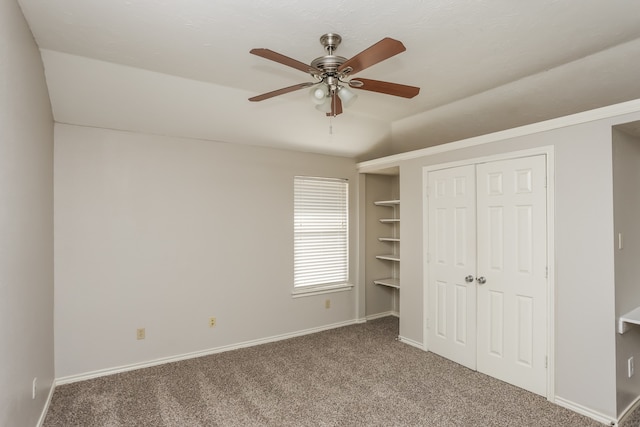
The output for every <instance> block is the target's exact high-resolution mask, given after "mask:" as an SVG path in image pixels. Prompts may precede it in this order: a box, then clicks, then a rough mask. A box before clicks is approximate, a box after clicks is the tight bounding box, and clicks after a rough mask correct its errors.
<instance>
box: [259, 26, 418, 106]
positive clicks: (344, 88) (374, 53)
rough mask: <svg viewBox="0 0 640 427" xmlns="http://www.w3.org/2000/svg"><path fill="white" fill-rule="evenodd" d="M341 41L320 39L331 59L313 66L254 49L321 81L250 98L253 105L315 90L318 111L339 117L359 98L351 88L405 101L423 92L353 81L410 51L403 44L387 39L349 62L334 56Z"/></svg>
mask: <svg viewBox="0 0 640 427" xmlns="http://www.w3.org/2000/svg"><path fill="white" fill-rule="evenodd" d="M341 41H342V37H340V36H339V35H338V34H335V33H328V34H325V35H323V36H322V37H320V44H322V46H324V48H325V50H326V51H327V55H324V56H321V57H319V58H316V59H314V60H313V61H312V62H311V64H310V65H307V64H305V63H303V62H300V61H296V60H295V59H292V58H289V57H287V56H284V55H282V54H279V53H277V52H274V51H272V50H269V49H251V51H250V53H252V54H254V55H257V56H260V57H262V58H265V59H269V60H271V61H275V62H278V63H280V64H283V65H287V66H289V67H292V68H295V69H297V70H300V71H303V72H305V73H309V74H311V76H312V77H314V78H315V79H316V80H317V81H316V82H308V83H300V84H297V85H293V86H289V87H285V88H282V89H278V90H274V91H272V92H268V93H264V94H262V95H258V96H254V97H253V98H249V101H263V100H265V99H269V98H273V97H274V96H278V95H283V94H285V93H289V92H293V91H296V90H299V89H305V88H311V90H310V91H309V96H310V97H311V100H312V101H313V103H314V104H316V108H317V109H318V110H320V111H322V112H324V113H326V115H327V116H337V115H338V114H341V113H342V107H343V106H344V107H349V106H350V105H352V104H353V103H354V101H355V100H356V98H357V97H358V96H357V95H356V94H355V93H354V92H353V91H352V90H351V88H353V89H361V90H368V91H371V92H378V93H385V94H387V95H394V96H401V97H403V98H413V97H414V96H416V95H417V94H418V93H419V92H420V88H419V87H415V86H407V85H401V84H398V83H389V82H384V81H379V80H371V79H361V78H359V79H357V80H356V79H350V76H351V75H353V74H356V73H358V72H360V71H362V70H364V69H365V68H368V67H370V66H372V65H375V64H377V63H378V62H381V61H384V60H385V59H388V58H391V57H392V56H394V55H397V54H399V53H401V52H404V51H405V50H406V48H405V47H404V45H403V44H402V42H400V41H398V40H394V39H392V38H389V37H387V38H384V39H382V40H380V41H379V42H378V43H376V44H374V45H373V46H371V47H369V48H367V49H365V50H363V51H362V52H360V53H359V54H357V55H356V56H354V57H353V58H351V59H346V58H343V57H342V56H337V55H334V52H335V50H336V49H337V47H338V46H339V45H340V42H341Z"/></svg>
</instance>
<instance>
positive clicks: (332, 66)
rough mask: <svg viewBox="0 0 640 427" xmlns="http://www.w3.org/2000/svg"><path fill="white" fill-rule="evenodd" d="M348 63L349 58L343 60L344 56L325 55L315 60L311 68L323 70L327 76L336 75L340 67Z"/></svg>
mask: <svg viewBox="0 0 640 427" xmlns="http://www.w3.org/2000/svg"><path fill="white" fill-rule="evenodd" d="M346 61H347V58H343V57H342V56H336V55H325V56H321V57H319V58H316V59H314V60H313V61H312V62H311V66H312V67H314V68H317V69H319V70H322V71H324V72H325V73H327V74H332V73H336V72H337V71H338V67H340V66H341V65H342V64H344V63H345V62H346Z"/></svg>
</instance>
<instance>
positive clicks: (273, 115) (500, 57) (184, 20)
mask: <svg viewBox="0 0 640 427" xmlns="http://www.w3.org/2000/svg"><path fill="white" fill-rule="evenodd" d="M19 3H20V5H21V7H22V9H23V12H24V14H25V17H26V18H27V21H28V23H29V25H30V27H31V29H32V31H33V34H34V36H35V39H36V41H37V43H38V45H39V46H40V48H41V49H42V51H43V60H44V64H45V71H46V75H47V83H48V85H49V90H50V94H51V101H52V105H53V112H54V117H55V119H56V120H57V121H59V122H63V123H73V124H80V125H88V126H98V127H107V128H115V129H123V130H132V131H143V132H150V133H158V134H168V135H176V136H186V137H195V138H202V139H208V140H215V141H225V142H232V143H248V144H255V145H268V146H275V147H284V148H292V149H298V150H304V151H313V152H323V153H330V154H339V155H345V156H356V157H360V158H370V157H372V156H374V155H378V154H389V153H395V152H400V151H404V150H409V149H414V148H420V147H424V146H429V145H434V144H438V143H443V142H448V141H453V140H456V139H461V138H464V137H469V136H475V135H479V134H484V133H487V132H492V131H496V130H502V129H506V128H509V127H514V126H518V125H522V124H527V123H533V122H536V121H540V120H544V119H548V118H553V117H557V116H560V115H566V114H570V113H574V112H579V111H584V110H587V109H592V108H596V107H600V106H604V105H609V104H613V103H617V102H622V101H627V100H631V99H636V98H640V78H639V77H638V76H640V1H635V0H609V1H602V0H562V1H560V0H537V1H527V2H525V1H514V0H493V1H482V0H455V1H453V0H431V1H404V0H401V1H388V0H384V1H381V0H373V1H367V2H354V1H336V0H329V1H324V2H319V1H308V0H279V1H277V2H276V1H273V0H270V1H266V0H261V1H247V0H235V1H230V0H222V1H220V0H218V1H211V0H181V1H176V0H172V1H170V0H109V1H104V0H100V1H98V0H55V1H42V0H19ZM327 32H336V33H339V34H340V35H341V36H342V37H343V42H342V45H341V46H340V47H339V48H338V51H337V54H339V55H341V56H344V57H347V58H349V57H351V56H353V55H355V54H357V53H358V52H360V51H362V50H364V49H365V48H367V47H369V46H370V45H372V44H373V43H375V42H377V41H378V40H380V39H382V38H383V37H387V36H388V37H392V38H395V39H398V40H401V41H402V42H403V43H404V44H405V46H406V47H407V51H406V52H404V53H402V54H400V55H397V56H395V57H393V58H390V59H388V60H387V61H384V62H382V63H380V64H377V65H374V66H372V67H371V68H369V69H367V70H364V71H362V72H361V73H359V74H357V76H360V77H366V78H372V79H378V80H386V81H391V82H396V83H403V84H409V85H413V86H419V87H421V92H420V94H419V95H418V96H417V97H416V98H413V99H409V100H408V99H404V98H396V97H392V96H388V95H382V94H377V93H371V92H365V91H358V92H357V93H358V95H359V99H358V100H357V101H356V103H355V104H354V105H353V106H352V107H350V108H349V109H347V110H346V111H345V113H344V114H342V115H340V116H338V117H337V118H333V119H331V120H330V119H328V118H326V117H324V115H323V114H322V113H320V112H318V111H317V110H315V109H314V108H313V106H312V105H311V103H310V101H309V99H308V95H307V91H305V90H301V91H297V92H293V93H289V94H286V95H282V96H280V97H277V98H273V99H270V100H266V101H262V102H259V103H251V102H249V101H248V100H247V98H249V97H251V96H254V95H257V94H261V93H264V92H268V91H271V90H275V89H278V88H281V87H285V86H290V85H293V84H296V83H301V82H305V81H312V78H311V77H310V76H308V75H306V74H304V73H302V72H300V71H297V70H295V69H290V68H288V67H285V66H283V65H280V64H277V63H274V62H271V61H267V60H265V59H263V58H259V57H257V56H254V55H250V54H249V50H250V49H251V48H256V47H263V48H269V49H272V50H275V51H277V52H279V53H282V54H284V55H286V56H289V57H292V58H294V59H297V60H299V61H302V62H305V63H309V62H311V61H312V60H313V59H314V58H316V57H318V56H321V55H323V54H324V51H323V48H322V46H321V45H320V44H319V42H318V39H319V37H320V36H321V35H322V34H324V33H327ZM330 125H331V129H332V133H331V134H330V131H329V130H330Z"/></svg>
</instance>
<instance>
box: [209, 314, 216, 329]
mask: <svg viewBox="0 0 640 427" xmlns="http://www.w3.org/2000/svg"><path fill="white" fill-rule="evenodd" d="M215 326H216V318H215V317H210V318H209V327H210V328H213V327H215Z"/></svg>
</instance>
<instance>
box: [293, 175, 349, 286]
mask: <svg viewBox="0 0 640 427" xmlns="http://www.w3.org/2000/svg"><path fill="white" fill-rule="evenodd" d="M348 190H349V186H348V181H347V180H346V179H334V178H316V177H307V176H296V177H295V178H294V287H297V288H301V287H307V286H319V285H335V284H344V283H347V281H348V278H349V277H348V271H349V267H348V266H349V251H348V243H349V240H348V234H349V224H348V213H349V206H348Z"/></svg>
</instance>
